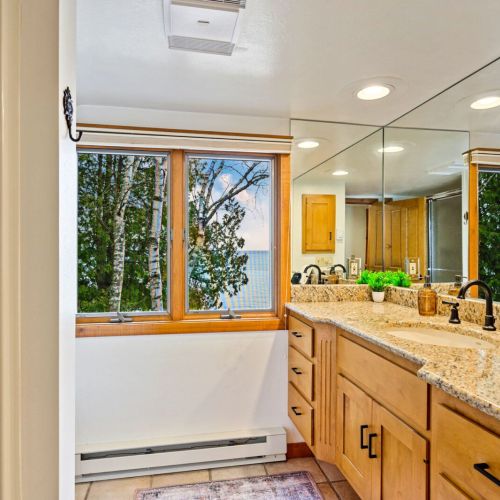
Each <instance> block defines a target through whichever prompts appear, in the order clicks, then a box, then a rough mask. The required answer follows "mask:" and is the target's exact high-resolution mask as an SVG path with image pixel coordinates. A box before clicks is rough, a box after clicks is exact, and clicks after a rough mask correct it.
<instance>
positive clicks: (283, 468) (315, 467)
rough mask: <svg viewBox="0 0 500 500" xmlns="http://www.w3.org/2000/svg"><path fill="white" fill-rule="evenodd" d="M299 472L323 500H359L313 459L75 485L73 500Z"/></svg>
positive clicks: (117, 498)
mask: <svg viewBox="0 0 500 500" xmlns="http://www.w3.org/2000/svg"><path fill="white" fill-rule="evenodd" d="M300 470H306V471H308V472H310V473H311V475H312V477H313V478H314V480H315V481H316V483H318V487H319V489H320V491H321V493H322V495H323V497H324V498H325V500H339V499H340V500H357V499H359V497H358V495H356V493H355V492H354V490H353V489H352V488H351V486H350V485H349V483H348V482H347V481H346V480H345V478H344V476H343V475H342V474H341V472H340V471H339V470H338V469H337V467H335V465H331V464H327V463H325V462H321V461H316V460H315V459H314V458H292V459H291V460H288V461H287V462H273V463H267V464H256V465H244V466H240V467H225V468H222V469H209V470H200V471H191V472H176V473H172V474H159V475H155V476H143V477H135V478H130V479H114V480H112V481H96V482H94V483H80V484H77V485H76V500H133V499H134V492H135V490H137V489H140V488H156V487H159V486H174V485H178V484H190V483H203V482H206V481H221V480H225V479H236V478H239V477H252V476H264V475H266V474H280V473H282V472H294V471H300Z"/></svg>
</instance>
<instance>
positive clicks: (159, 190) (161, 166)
mask: <svg viewBox="0 0 500 500" xmlns="http://www.w3.org/2000/svg"><path fill="white" fill-rule="evenodd" d="M166 187H167V158H166V157H158V158H156V159H155V175H154V194H153V200H152V204H151V229H150V232H149V252H148V269H149V291H150V296H151V310H152V311H163V283H162V276H161V258H160V237H161V233H162V221H163V207H164V204H165V197H166Z"/></svg>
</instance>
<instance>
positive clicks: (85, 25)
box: [77, 0, 500, 124]
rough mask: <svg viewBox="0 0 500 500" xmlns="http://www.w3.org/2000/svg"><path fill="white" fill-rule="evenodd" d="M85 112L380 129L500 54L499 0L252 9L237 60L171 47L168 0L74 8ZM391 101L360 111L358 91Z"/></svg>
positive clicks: (328, 0) (88, 3)
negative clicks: (380, 83)
mask: <svg viewBox="0 0 500 500" xmlns="http://www.w3.org/2000/svg"><path fill="white" fill-rule="evenodd" d="M77 16H78V17H77V20H78V37H77V65H78V102H79V104H80V105H85V104H89V105H107V106H127V107H137V108H153V109H168V110H176V111H194V112H208V113H229V114H239V115H245V114H246V115H256V116H273V117H286V118H287V117H295V118H308V119H324V120H336V121H349V122H356V123H369V124H385V123H387V122H389V121H391V120H393V119H395V118H397V117H398V116H400V115H401V114H403V113H404V112H406V111H408V110H409V109H411V108H412V107H414V106H416V105H418V104H420V103H421V102H423V101H424V100H426V99H428V98H429V97H431V96H432V95H434V94H436V93H437V92H438V91H440V90H442V89H444V88H445V87H447V86H448V85H450V84H452V83H453V82H455V81H457V80H459V79H460V78H462V77H464V76H466V75H467V74H469V73H471V72H472V71H473V70H475V69H477V68H479V67H481V66H483V65H484V64H486V63H487V62H489V61H491V60H493V59H495V58H496V57H498V56H499V55H500V30H499V29H498V19H499V18H500V2H499V1H498V0H474V1H470V0H440V1H439V2H436V1H435V0H419V1H418V2H405V1H401V0H377V1H376V2H374V1H373V0H351V1H345V0H248V2H247V9H246V10H245V11H244V16H243V19H242V26H241V35H240V38H239V43H238V45H239V47H238V48H237V49H236V51H235V53H234V55H233V56H231V57H224V56H215V55H208V54H197V53H188V52H181V51H174V50H170V49H168V46H167V39H166V36H165V32H164V26H163V3H162V0H78V13H77ZM378 76H385V77H388V78H390V80H391V81H393V82H396V91H395V92H394V93H393V94H391V95H390V96H389V97H388V98H385V99H382V100H380V101H372V102H366V101H359V100H358V99H356V98H355V97H354V96H353V92H354V90H356V82H359V81H369V80H370V79H372V78H374V77H378Z"/></svg>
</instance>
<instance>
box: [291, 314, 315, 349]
mask: <svg viewBox="0 0 500 500" xmlns="http://www.w3.org/2000/svg"><path fill="white" fill-rule="evenodd" d="M288 343H289V345H292V346H294V347H296V348H297V349H298V350H299V351H302V352H303V353H304V354H305V355H306V356H309V357H310V358H312V357H313V355H314V348H313V343H314V329H313V328H312V327H310V326H309V325H306V324H305V323H304V322H303V321H300V320H299V319H297V318H294V317H293V316H289V318H288Z"/></svg>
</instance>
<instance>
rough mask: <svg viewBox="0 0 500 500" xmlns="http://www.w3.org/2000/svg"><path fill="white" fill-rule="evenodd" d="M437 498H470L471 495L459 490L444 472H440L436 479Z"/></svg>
mask: <svg viewBox="0 0 500 500" xmlns="http://www.w3.org/2000/svg"><path fill="white" fill-rule="evenodd" d="M435 481H436V488H435V490H436V499H437V500H470V498H471V497H470V496H469V495H466V494H465V493H464V492H463V491H461V490H459V489H458V488H457V487H456V486H455V485H454V484H453V483H452V482H450V481H448V478H447V477H446V476H444V475H443V474H439V475H438V476H437V477H436V479H435Z"/></svg>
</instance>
